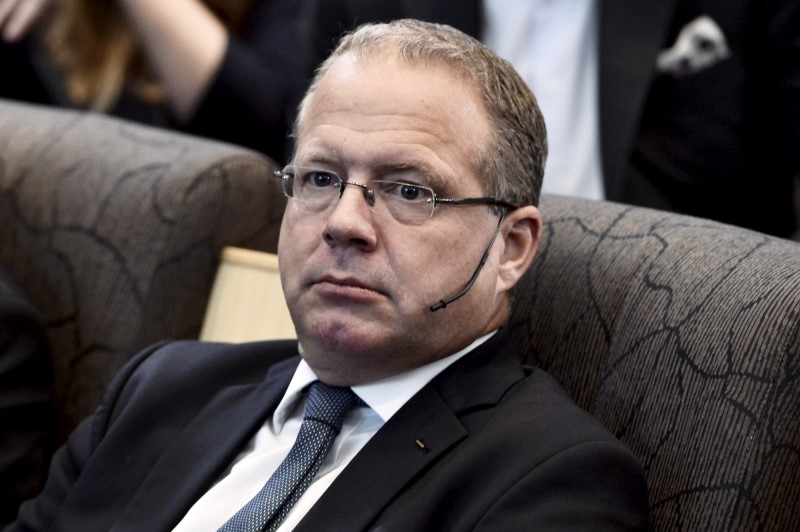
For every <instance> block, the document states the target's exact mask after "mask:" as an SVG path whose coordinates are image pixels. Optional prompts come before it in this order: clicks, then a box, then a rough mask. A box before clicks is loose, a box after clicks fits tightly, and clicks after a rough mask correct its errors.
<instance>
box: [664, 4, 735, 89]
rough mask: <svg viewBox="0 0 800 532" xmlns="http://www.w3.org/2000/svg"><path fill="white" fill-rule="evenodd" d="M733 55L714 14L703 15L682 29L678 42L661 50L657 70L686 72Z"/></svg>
mask: <svg viewBox="0 0 800 532" xmlns="http://www.w3.org/2000/svg"><path fill="white" fill-rule="evenodd" d="M728 56H730V50H729V48H728V42H727V41H726V39H725V35H724V34H723V33H722V30H721V29H720V27H719V26H718V25H717V23H716V22H714V20H713V19H711V17H708V16H706V15H703V16H701V17H698V18H696V19H694V20H693V21H692V22H690V23H689V24H687V25H686V26H684V27H683V29H681V31H680V33H679V34H678V38H677V39H676V40H675V44H673V45H672V47H671V48H667V49H666V50H663V51H661V52H660V53H659V54H658V57H657V58H656V70H658V71H659V72H662V73H665V74H672V75H673V76H685V75H687V74H693V73H695V72H698V71H700V70H703V69H706V68H709V67H710V66H713V65H715V64H716V63H718V62H720V61H722V60H723V59H726V58H727V57H728Z"/></svg>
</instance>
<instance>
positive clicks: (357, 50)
mask: <svg viewBox="0 0 800 532" xmlns="http://www.w3.org/2000/svg"><path fill="white" fill-rule="evenodd" d="M347 53H353V54H356V55H357V56H358V57H375V56H378V57H380V54H395V55H396V56H397V57H398V58H400V59H402V60H403V61H405V62H407V63H408V64H409V65H412V66H413V65H419V64H425V65H431V64H433V65H444V66H446V67H448V68H450V69H451V71H453V72H454V73H455V74H456V75H458V76H461V77H463V78H464V79H465V80H467V81H468V82H470V83H471V84H472V85H473V87H474V88H475V89H476V91H477V93H478V94H479V95H480V98H481V100H482V102H483V105H484V106H485V109H486V112H487V115H488V116H489V121H490V126H491V130H492V140H491V142H490V143H489V144H488V145H487V146H483V147H482V148H481V149H480V150H479V153H478V154H477V155H476V160H475V161H474V164H475V167H476V169H477V171H478V172H479V174H480V175H481V176H483V179H484V180H485V186H486V192H487V193H488V194H490V195H492V196H495V197H498V198H501V199H503V200H505V201H508V202H511V203H515V204H517V205H538V203H539V194H540V192H541V187H542V176H543V175H544V165H545V160H546V158H547V132H546V129H545V124H544V117H543V116H542V113H541V111H540V110H539V106H538V104H537V103H536V98H535V97H534V95H533V93H532V92H531V90H530V89H529V88H528V86H527V85H526V84H525V82H524V81H523V80H522V78H521V77H520V76H519V74H518V73H517V71H516V70H514V67H513V66H511V63H509V62H508V61H506V60H504V59H502V58H500V57H499V56H497V55H496V54H495V53H494V52H492V51H491V50H489V48H487V47H486V46H484V45H483V44H482V43H481V42H480V41H478V40H477V39H474V38H472V37H470V36H468V35H466V34H464V33H462V32H460V31H458V30H456V29H455V28H451V27H450V26H445V25H442V24H434V23H430V22H422V21H418V20H412V19H404V20H396V21H393V22H389V23H382V24H364V25H362V26H360V27H358V28H357V29H356V30H355V31H354V32H352V33H350V34H348V35H345V36H344V37H343V38H342V39H341V41H339V44H338V46H337V47H336V49H335V50H334V51H333V53H332V54H331V55H330V56H329V57H328V58H327V59H326V60H325V61H324V62H323V63H322V65H321V66H320V67H319V69H318V70H317V72H316V74H315V76H314V80H313V81H312V83H311V86H310V87H309V89H308V92H307V93H306V95H305V97H304V99H303V101H302V102H301V104H300V108H299V112H298V115H297V121H296V123H295V135H297V132H298V131H299V125H300V122H301V120H302V119H303V115H304V110H305V108H306V107H307V105H308V101H309V100H310V98H311V97H312V96H313V94H314V92H315V91H316V89H317V87H318V86H319V83H320V80H321V78H322V77H323V76H324V75H325V73H326V72H327V71H328V70H329V69H330V67H331V65H332V64H333V63H334V62H335V60H336V59H337V58H338V57H341V56H342V55H344V54H347Z"/></svg>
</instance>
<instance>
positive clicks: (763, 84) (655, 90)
mask: <svg viewBox="0 0 800 532" xmlns="http://www.w3.org/2000/svg"><path fill="white" fill-rule="evenodd" d="M599 10H600V13H599V19H600V31H599V34H600V36H599V48H600V49H599V54H600V55H599V85H600V86H599V102H600V103H599V105H600V138H601V152H602V165H603V176H604V181H605V183H604V187H605V194H606V198H607V199H609V200H611V201H619V202H623V203H629V204H634V205H641V206H645V207H654V208H659V209H664V210H668V211H674V212H680V213H684V214H691V215H696V216H701V217H705V218H711V219H716V220H720V221H723V222H727V223H732V224H735V225H739V226H743V227H749V228H752V229H756V230H759V231H763V232H766V233H770V234H775V235H778V236H788V235H789V234H791V233H792V232H793V231H794V230H795V229H796V218H795V214H794V208H793V200H792V190H793V184H794V176H795V175H796V174H798V173H800V2H797V1H796V0H779V1H775V2H760V1H758V0H663V1H662V0H644V1H642V0H613V1H611V0H608V1H603V0H600V3H599ZM308 16H309V22H308V24H309V28H308V29H307V34H308V35H309V36H310V38H311V39H312V41H313V42H312V43H311V45H310V50H309V60H308V61H307V65H306V70H307V72H308V71H310V70H311V68H313V67H314V66H316V64H317V63H318V62H319V61H320V60H321V59H322V58H324V57H325V56H326V55H327V53H328V52H329V51H330V50H331V48H332V46H333V44H334V43H335V41H336V37H337V36H338V35H339V34H340V33H341V31H342V30H345V29H349V28H352V27H354V26H356V25H358V24H361V23H364V22H371V21H383V20H391V19H396V18H403V17H411V18H418V19H422V20H428V21H433V22H442V23H446V24H450V25H452V26H455V27H456V28H459V29H461V30H462V31H465V32H466V33H469V34H471V35H473V36H476V37H480V35H481V28H482V23H483V22H482V17H483V15H482V2H481V1H480V0H467V1H462V0H437V1H436V2H429V1H428V0H310V5H309V9H308ZM702 16H707V17H709V18H710V19H711V20H712V21H714V23H715V24H716V26H717V27H718V28H719V29H720V30H721V32H722V34H723V35H724V38H725V40H726V42H727V46H728V48H729V51H730V54H729V56H728V57H727V58H724V59H720V60H717V61H713V62H711V63H710V64H708V65H706V66H704V67H703V68H698V69H696V70H691V69H690V70H689V71H688V72H684V73H681V74H675V73H670V72H664V71H659V70H658V69H657V68H656V58H657V56H658V54H659V52H661V51H663V50H666V49H668V48H671V47H672V46H673V45H674V44H675V42H676V40H677V39H678V35H679V34H680V32H681V30H682V29H684V28H686V27H687V26H688V25H689V24H690V23H692V22H693V21H696V20H697V19H698V18H699V17H702ZM706 44H707V43H698V46H699V47H701V48H702V47H703V46H706ZM554 46H557V43H554Z"/></svg>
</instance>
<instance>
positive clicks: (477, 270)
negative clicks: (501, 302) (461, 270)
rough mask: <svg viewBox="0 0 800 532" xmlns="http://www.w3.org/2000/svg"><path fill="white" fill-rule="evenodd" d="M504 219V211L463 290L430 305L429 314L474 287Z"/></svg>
mask: <svg viewBox="0 0 800 532" xmlns="http://www.w3.org/2000/svg"><path fill="white" fill-rule="evenodd" d="M505 217H506V211H505V210H504V211H503V214H501V215H500V221H499V222H497V229H495V230H494V235H492V240H491V241H490V242H489V246H488V247H487V248H486V251H484V252H483V257H481V261H480V262H479V263H478V267H477V268H475V271H474V272H473V273H472V277H470V278H469V281H467V284H466V285H465V286H464V288H462V289H461V291H460V292H459V293H457V294H456V295H454V296H452V297H450V298H448V299H442V300H441V301H439V302H438V303H435V304H433V305H431V307H430V308H431V312H436V311H437V310H440V309H443V308H445V307H446V306H447V305H449V304H450V303H452V302H453V301H455V300H457V299H460V298H461V297H463V296H464V295H466V293H467V292H469V290H470V288H472V285H474V284H475V281H476V280H477V279H478V274H480V273H481V270H482V269H483V265H484V264H486V260H487V259H488V258H489V253H490V252H491V250H492V246H493V245H494V241H495V240H496V239H497V234H498V233H499V232H500V225H501V224H502V223H503V219H505Z"/></svg>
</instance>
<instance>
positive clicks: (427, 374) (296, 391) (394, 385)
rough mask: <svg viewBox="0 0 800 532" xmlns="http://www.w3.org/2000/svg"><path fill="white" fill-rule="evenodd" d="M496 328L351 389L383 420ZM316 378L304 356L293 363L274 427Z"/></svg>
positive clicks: (278, 429) (289, 413)
mask: <svg viewBox="0 0 800 532" xmlns="http://www.w3.org/2000/svg"><path fill="white" fill-rule="evenodd" d="M496 332H497V331H496V330H495V331H492V332H490V333H488V334H486V335H484V336H481V337H480V338H478V339H477V340H475V341H474V342H472V343H471V344H470V345H468V346H467V347H465V348H464V349H462V350H461V351H459V352H457V353H454V354H452V355H450V356H447V357H444V358H441V359H439V360H435V361H433V362H430V363H429V364H426V365H424V366H420V367H418V368H414V369H412V370H410V371H406V372H405V373H400V374H398V375H392V376H391V377H387V378H385V379H380V380H377V381H375V382H371V383H369V384H361V385H359V386H353V392H355V394H356V395H358V396H359V397H360V398H361V400H362V401H364V402H365V403H366V404H367V406H369V407H370V408H371V409H372V410H374V411H375V412H376V413H377V414H378V415H379V416H380V417H381V419H382V420H383V422H384V423H386V422H387V421H389V419H390V418H391V417H392V416H393V415H394V414H395V413H397V411H398V410H400V408H401V407H402V406H403V405H404V404H406V402H408V400H409V399H411V398H412V397H413V396H414V394H416V393H417V392H418V391H420V390H421V389H422V388H423V387H424V386H425V385H426V384H428V383H429V382H430V381H431V380H433V378H434V377H436V376H437V375H438V374H439V373H441V372H442V371H444V370H445V369H446V368H447V367H449V366H450V365H451V364H453V363H454V362H455V361H456V360H458V359H460V358H461V357H463V356H464V355H466V354H467V353H469V352H470V351H472V350H473V349H475V348H477V347H478V346H479V345H481V344H482V343H484V342H485V341H486V340H488V339H489V338H491V337H492V336H493V335H494V334H495V333H496ZM316 380H319V379H318V377H317V375H316V374H315V373H314V370H313V369H311V366H309V365H308V363H307V362H306V361H305V359H301V360H300V365H298V366H297V369H296V370H295V372H294V376H293V377H292V380H291V381H290V382H289V387H288V388H287V389H286V393H284V394H283V398H282V399H281V402H280V403H278V408H276V409H275V413H274V414H273V416H272V424H273V428H274V430H275V431H277V432H280V430H281V429H282V428H283V424H284V423H285V422H286V419H287V418H288V417H289V416H290V415H291V414H292V411H293V410H294V407H295V405H296V403H297V401H298V400H299V399H300V396H301V394H302V392H303V390H304V389H305V388H306V387H307V386H308V385H309V384H311V383H313V382H314V381H316Z"/></svg>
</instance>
